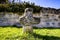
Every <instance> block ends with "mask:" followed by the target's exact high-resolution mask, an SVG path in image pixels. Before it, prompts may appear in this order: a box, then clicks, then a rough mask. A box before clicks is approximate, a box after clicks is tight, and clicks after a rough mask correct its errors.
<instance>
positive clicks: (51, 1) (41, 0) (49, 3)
mask: <svg viewBox="0 0 60 40" xmlns="http://www.w3.org/2000/svg"><path fill="white" fill-rule="evenodd" d="M21 1H26V2H27V1H30V2H34V3H35V4H36V5H40V6H42V7H51V8H57V9H58V8H60V0H21ZM15 2H16V1H15Z"/></svg>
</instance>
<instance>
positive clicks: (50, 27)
mask: <svg viewBox="0 0 60 40" xmlns="http://www.w3.org/2000/svg"><path fill="white" fill-rule="evenodd" d="M33 28H34V29H60V27H43V28H41V27H33Z"/></svg>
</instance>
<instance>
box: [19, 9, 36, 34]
mask: <svg viewBox="0 0 60 40" xmlns="http://www.w3.org/2000/svg"><path fill="white" fill-rule="evenodd" d="M32 13H33V9H32V8H26V9H25V12H24V15H22V16H21V17H20V24H21V25H22V26H23V33H25V32H29V33H32V32H33V27H32V25H33V24H35V23H36V22H35V19H34V18H33V14H32Z"/></svg>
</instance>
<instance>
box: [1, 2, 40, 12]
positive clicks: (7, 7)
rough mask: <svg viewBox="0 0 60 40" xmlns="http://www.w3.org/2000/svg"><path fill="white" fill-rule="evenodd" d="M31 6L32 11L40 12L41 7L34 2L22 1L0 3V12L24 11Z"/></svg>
mask: <svg viewBox="0 0 60 40" xmlns="http://www.w3.org/2000/svg"><path fill="white" fill-rule="evenodd" d="M28 7H31V8H33V9H34V11H33V12H34V13H38V12H40V9H41V7H40V6H37V5H35V3H29V2H23V3H20V4H15V3H14V4H0V12H24V9H25V8H28Z"/></svg>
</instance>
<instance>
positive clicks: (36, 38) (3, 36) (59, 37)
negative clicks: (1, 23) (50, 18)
mask: <svg viewBox="0 0 60 40" xmlns="http://www.w3.org/2000/svg"><path fill="white" fill-rule="evenodd" d="M33 30H34V33H33V34H22V28H16V27H0V40H60V29H33Z"/></svg>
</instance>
